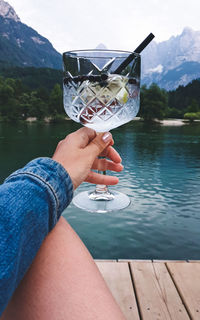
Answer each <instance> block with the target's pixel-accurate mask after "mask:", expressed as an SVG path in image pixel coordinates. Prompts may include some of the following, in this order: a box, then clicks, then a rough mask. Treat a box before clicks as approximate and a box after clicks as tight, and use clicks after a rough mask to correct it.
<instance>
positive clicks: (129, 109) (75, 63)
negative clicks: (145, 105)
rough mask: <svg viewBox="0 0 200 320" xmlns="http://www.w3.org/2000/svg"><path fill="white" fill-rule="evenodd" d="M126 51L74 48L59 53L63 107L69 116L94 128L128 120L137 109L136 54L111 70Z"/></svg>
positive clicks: (108, 126) (102, 127)
mask: <svg viewBox="0 0 200 320" xmlns="http://www.w3.org/2000/svg"><path fill="white" fill-rule="evenodd" d="M129 54H130V53H129V52H119V51H116V52H112V51H109V50H108V51H101V50H100V51H98V50H96V51H94V52H90V51H85V52H82V51H77V52H67V53H65V54H64V55H63V61H64V72H65V78H64V107H65V110H66V112H67V114H68V115H69V117H70V118H71V119H73V120H74V121H76V122H80V123H82V124H83V125H85V126H87V127H90V128H93V129H94V130H96V131H108V130H111V129H113V128H115V127H118V126H120V125H122V124H124V123H126V122H128V121H130V120H132V119H133V118H134V117H135V116H136V114H137V112H138V110H139V90H140V56H139V55H137V54H136V55H135V59H134V60H133V61H132V62H131V63H130V64H129V65H128V67H126V69H125V70H123V71H122V73H121V74H114V73H113V71H114V70H115V69H116V68H117V67H118V66H119V65H120V64H121V63H122V62H123V60H124V59H125V58H126V57H127V56H128V55H129Z"/></svg>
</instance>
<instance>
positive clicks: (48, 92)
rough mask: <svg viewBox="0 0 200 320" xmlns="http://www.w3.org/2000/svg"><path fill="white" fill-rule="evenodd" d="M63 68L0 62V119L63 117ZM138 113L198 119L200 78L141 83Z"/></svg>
mask: <svg viewBox="0 0 200 320" xmlns="http://www.w3.org/2000/svg"><path fill="white" fill-rule="evenodd" d="M62 100H63V98H62V71H61V70H55V69H48V68H33V67H27V68H21V67H8V66H3V65H0V121H5V122H6V121H20V120H26V119H27V118H30V117H33V118H36V119H37V120H40V121H41V120H44V119H45V118H46V119H47V118H48V119H50V121H52V122H59V121H64V120H65V118H66V114H65V111H64V108H63V101H62ZM139 116H140V117H141V118H142V119H143V120H144V121H148V122H150V121H154V120H155V119H164V118H179V119H180V118H182V119H183V118H185V119H188V120H190V121H193V120H196V119H200V80H193V81H192V82H191V83H189V84H188V85H187V86H185V87H184V86H179V87H178V88H177V89H176V90H173V91H166V90H164V89H162V88H159V87H158V86H157V85H156V84H154V83H153V84H151V85H150V86H149V87H147V86H146V85H142V86H141V94H140V111H139Z"/></svg>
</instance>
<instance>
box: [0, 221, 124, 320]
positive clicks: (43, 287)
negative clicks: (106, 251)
mask: <svg viewBox="0 0 200 320" xmlns="http://www.w3.org/2000/svg"><path fill="white" fill-rule="evenodd" d="M14 319H15V320H38V319H41V320H94V319H95V320H107V319H109V320H125V318H124V316H123V314H122V312H121V310H120V309H119V306H118V305H117V303H116V302H115V300H114V298H113V297H112V295H111V293H110V291H109V289H108V288H107V286H106V284H105V282H104V280H103V278H102V276H101V274H100V272H99V270H98V268H97V267H96V264H95V262H94V260H93V259H92V257H91V255H90V253H89V252H88V250H87V249H86V247H85V246H84V244H83V243H82V241H81V240H80V238H79V237H78V236H77V234H76V233H75V232H74V231H73V229H72V228H71V227H70V225H69V224H68V223H67V222H66V221H65V219H64V218H60V220H59V222H58V223H57V225H56V227H55V228H54V229H53V230H52V231H51V233H50V234H49V235H48V236H47V237H46V239H45V241H44V242H43V245H42V247H41V248H40V250H39V252H38V254H37V256H36V258H35V260H34V262H33V264H32V266H31V268H30V269H29V271H28V272H27V274H26V276H25V277H24V279H23V280H22V282H21V284H20V285H19V287H18V289H17V290H16V291H15V293H14V295H13V298H12V300H11V301H10V303H9V305H8V307H7V309H6V310H5V312H4V314H3V315H2V317H1V320H14Z"/></svg>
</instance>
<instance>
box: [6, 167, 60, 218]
mask: <svg viewBox="0 0 200 320" xmlns="http://www.w3.org/2000/svg"><path fill="white" fill-rule="evenodd" d="M24 174H25V175H30V176H33V177H36V178H38V179H39V180H41V181H42V182H43V183H44V184H46V185H47V186H48V187H49V189H50V190H51V191H52V193H53V195H54V197H55V199H56V204H57V209H56V217H57V218H58V208H59V206H60V203H59V199H58V197H57V194H56V191H55V190H54V188H53V187H52V185H51V184H50V183H48V182H47V181H46V180H44V179H43V178H42V177H40V176H39V175H37V174H35V173H33V172H18V173H14V174H11V175H10V177H8V178H7V179H6V180H7V181H8V180H9V179H10V178H12V177H15V176H18V175H24Z"/></svg>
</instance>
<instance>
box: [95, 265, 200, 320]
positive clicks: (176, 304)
mask: <svg viewBox="0 0 200 320" xmlns="http://www.w3.org/2000/svg"><path fill="white" fill-rule="evenodd" d="M96 264H97V266H98V268H99V270H100V272H101V273H102V275H103V277H104V279H105V281H106V283H107V285H108V287H109V288H110V290H111V292H112V294H113V296H114V298H115V300H116V301H117V302H118V304H119V305H120V307H121V310H122V311H123V313H124V315H125V318H126V319H127V320H141V319H142V320H172V319H174V320H188V319H192V320H200V261H196V260H195V261H159V260H153V261H151V260H119V261H115V260H112V261H109V260H96Z"/></svg>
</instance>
